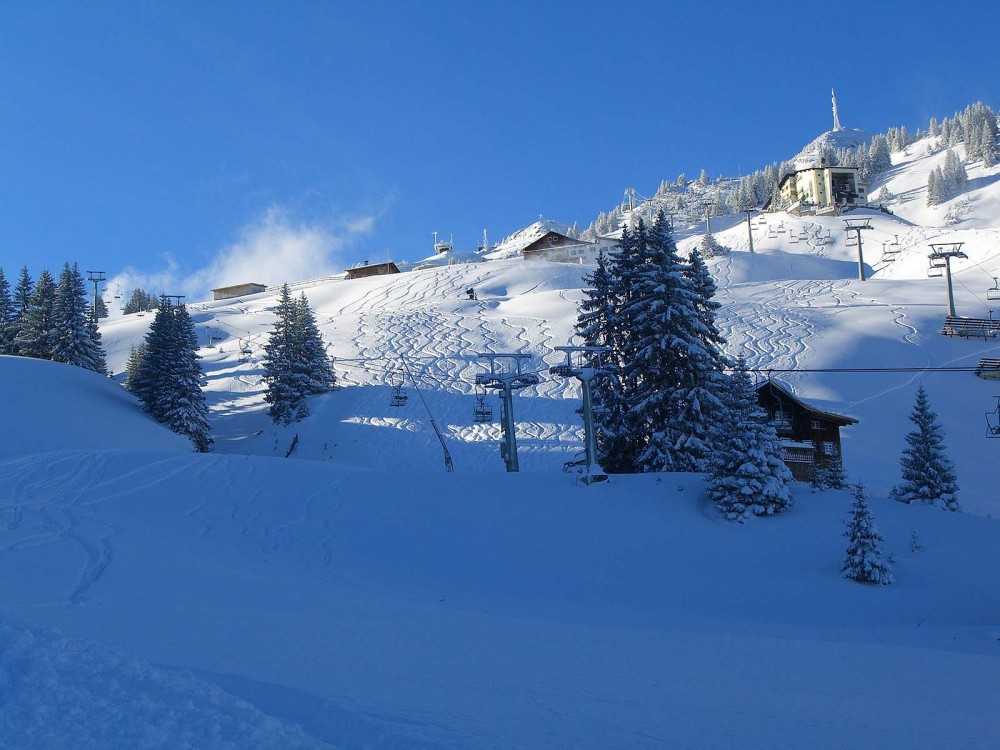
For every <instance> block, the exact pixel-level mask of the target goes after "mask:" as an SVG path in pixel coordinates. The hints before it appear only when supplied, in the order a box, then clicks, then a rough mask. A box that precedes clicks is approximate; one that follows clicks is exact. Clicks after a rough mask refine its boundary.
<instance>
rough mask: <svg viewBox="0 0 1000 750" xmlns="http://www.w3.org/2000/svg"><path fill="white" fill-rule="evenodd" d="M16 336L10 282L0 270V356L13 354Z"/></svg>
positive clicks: (15, 320)
mask: <svg viewBox="0 0 1000 750" xmlns="http://www.w3.org/2000/svg"><path fill="white" fill-rule="evenodd" d="M16 334H17V313H16V311H15V310H14V300H13V299H12V298H11V296H10V282H8V281H7V277H6V276H5V275H4V272H3V269H2V268H0V354H13V353H14V336H15V335H16Z"/></svg>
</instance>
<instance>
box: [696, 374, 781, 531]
mask: <svg viewBox="0 0 1000 750" xmlns="http://www.w3.org/2000/svg"><path fill="white" fill-rule="evenodd" d="M728 380H729V382H728V388H727V390H726V392H725V394H724V396H723V403H724V406H725V409H726V412H725V414H726V416H725V418H724V419H718V420H716V422H715V423H714V425H713V427H712V443H713V452H712V455H711V458H710V460H709V476H708V482H709V490H708V494H709V497H711V498H712V500H713V501H714V502H715V504H716V506H717V507H718V508H719V511H720V512H721V513H722V515H724V516H725V517H726V518H728V519H729V520H731V521H739V522H741V523H742V522H743V521H745V520H746V519H748V518H749V517H750V516H751V515H754V516H764V515H773V514H774V513H780V512H781V511H783V510H785V509H786V508H788V507H789V506H790V505H791V504H792V496H791V493H790V492H789V489H788V485H789V483H790V482H791V481H792V474H791V472H790V471H789V470H788V467H787V466H785V463H784V461H782V460H781V445H780V443H779V442H778V435H777V433H776V432H775V430H774V426H773V425H772V424H771V423H770V422H769V421H768V418H767V413H766V412H765V411H764V409H762V408H761V407H760V406H759V404H758V402H757V390H756V388H754V385H753V382H752V381H751V380H750V375H749V373H748V372H747V369H746V361H745V360H744V359H743V357H742V355H741V356H740V357H739V359H737V361H736V365H735V368H734V371H733V374H732V376H731V377H730V378H729V379H728Z"/></svg>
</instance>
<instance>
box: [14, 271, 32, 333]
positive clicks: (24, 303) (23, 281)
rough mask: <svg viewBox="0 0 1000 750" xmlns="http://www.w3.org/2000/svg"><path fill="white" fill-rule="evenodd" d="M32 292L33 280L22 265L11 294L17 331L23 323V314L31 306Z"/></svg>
mask: <svg viewBox="0 0 1000 750" xmlns="http://www.w3.org/2000/svg"><path fill="white" fill-rule="evenodd" d="M34 292H35V282H34V281H32V280H31V274H29V273H28V267H27V266H24V267H23V268H22V269H21V275H20V276H18V279H17V286H15V287H14V295H13V302H14V316H15V322H16V328H17V330H18V331H20V330H21V326H22V325H23V324H24V316H25V315H26V314H27V313H28V308H29V307H31V295H32V294H34ZM15 337H16V333H15Z"/></svg>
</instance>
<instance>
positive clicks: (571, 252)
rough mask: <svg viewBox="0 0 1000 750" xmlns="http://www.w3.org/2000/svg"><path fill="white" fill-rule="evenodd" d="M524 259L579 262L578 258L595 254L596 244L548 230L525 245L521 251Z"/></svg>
mask: <svg viewBox="0 0 1000 750" xmlns="http://www.w3.org/2000/svg"><path fill="white" fill-rule="evenodd" d="M521 254H522V255H523V257H524V259H525V260H552V261H560V262H563V263H567V262H571V263H576V262H580V259H582V258H586V257H588V256H595V257H596V255H597V245H596V243H593V242H585V241H584V240H577V239H573V238H572V237H568V236H566V235H565V234H562V233H561V232H556V231H554V230H550V231H548V232H546V233H545V234H543V235H542V236H541V237H539V238H538V239H536V240H534V241H532V242H531V244H529V245H525V247H524V249H523V250H522V251H521Z"/></svg>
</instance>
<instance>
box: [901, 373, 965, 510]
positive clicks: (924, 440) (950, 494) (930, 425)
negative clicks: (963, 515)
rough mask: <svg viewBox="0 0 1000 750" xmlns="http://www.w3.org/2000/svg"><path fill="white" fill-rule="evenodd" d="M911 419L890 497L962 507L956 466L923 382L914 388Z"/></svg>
mask: <svg viewBox="0 0 1000 750" xmlns="http://www.w3.org/2000/svg"><path fill="white" fill-rule="evenodd" d="M910 421H911V422H913V424H914V425H915V426H916V429H915V430H913V431H912V432H909V433H907V435H906V444H907V446H908V447H907V448H906V449H904V450H903V456H902V458H901V459H900V466H901V468H902V471H903V481H902V484H899V485H897V486H896V487H894V488H893V490H892V497H893V498H895V499H896V500H899V501H900V502H904V503H915V502H923V503H933V504H934V505H936V506H938V507H940V508H943V509H945V510H953V511H958V510H961V507H960V506H959V503H958V483H957V480H956V477H955V467H954V465H953V464H952V462H951V461H950V460H949V459H948V456H947V455H946V453H945V446H944V432H943V430H942V429H941V425H940V424H938V421H937V414H936V413H935V412H934V411H933V410H932V409H931V406H930V401H929V400H928V398H927V391H925V390H924V387H923V386H922V385H921V386H920V388H918V389H917V398H916V402H915V403H914V406H913V412H912V413H911V414H910Z"/></svg>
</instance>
